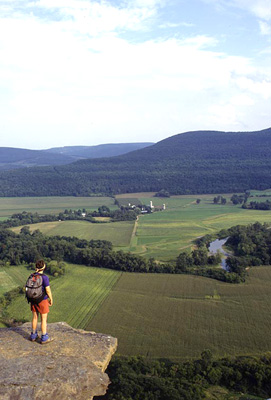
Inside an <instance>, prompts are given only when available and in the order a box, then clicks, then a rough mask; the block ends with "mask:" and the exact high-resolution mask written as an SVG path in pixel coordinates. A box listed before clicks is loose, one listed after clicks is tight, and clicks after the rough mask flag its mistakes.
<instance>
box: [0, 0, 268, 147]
mask: <svg viewBox="0 0 271 400" xmlns="http://www.w3.org/2000/svg"><path fill="white" fill-rule="evenodd" d="M23 3H24V6H19V5H20V4H21V3H20V2H17V1H12V0H11V1H9V2H7V1H6V2H5V7H6V10H9V11H5V14H4V15H3V14H2V17H1V19H0V50H1V64H0V105H1V107H0V121H1V122H0V126H1V131H2V132H5V137H6V138H11V137H12V135H13V136H14V132H20V133H21V139H19V138H18V136H17V137H16V141H17V142H16V147H19V143H20V140H22V142H24V143H25V144H24V146H25V147H27V146H26V141H27V140H28V141H29V142H28V146H29V147H31V148H33V147H35V146H34V143H39V145H38V146H39V147H43V148H46V147H52V146H53V145H69V144H70V145H72V144H86V145H87V144H99V143H105V142H109V141H110V142H112V141H113V142H117V141H119V142H121V141H144V140H148V141H149V140H153V141H157V140H159V139H162V138H164V137H165V136H167V135H168V136H169V135H170V134H173V133H175V132H176V133H177V132H181V131H184V130H191V128H192V129H205V128H206V129H209V128H212V129H214V128H215V129H223V130H228V129H233V128H238V129H242V127H243V124H244V122H243V121H245V123H247V124H250V127H251V129H253V128H255V129H258V128H261V127H263V128H264V127H266V126H268V124H269V122H268V123H267V121H270V113H269V112H268V110H269V108H270V101H269V100H270V93H271V88H270V82H271V71H270V69H268V68H265V69H264V68H262V67H261V66H259V65H258V64H257V62H253V61H252V60H251V59H248V58H246V57H241V56H240V57H238V56H231V55H229V54H226V53H224V52H222V51H218V50H217V44H218V41H217V39H216V38H215V37H213V36H211V35H195V36H190V37H186V38H185V37H184V38H182V39H178V38H174V37H169V36H168V35H166V36H165V37H163V36H161V37H153V38H152V39H150V37H149V36H148V37H145V36H144V32H145V31H147V30H148V29H151V26H152V24H153V23H154V19H155V18H156V16H157V15H158V13H159V10H160V8H161V7H162V6H163V3H162V2H160V1H153V0H152V1H151V0H150V1H143V0H142V1H139V0H138V1H136V2H135V1H133V2H132V1H123V2H122V3H120V5H118V6H116V5H113V3H112V2H111V3H109V2H107V1H101V2H100V1H92V2H89V1H85V0H65V1H64V0H63V1H62V0H54V1H52V0H39V1H35V2H23ZM20 7H21V8H20ZM158 20H159V18H157V20H156V21H158ZM124 31H129V35H128V36H127V37H126V36H125V35H123V32H124ZM135 31H138V32H139V31H140V33H141V34H143V35H142V36H141V35H139V36H140V40H134V35H133V32H135ZM252 108H253V110H254V109H255V110H257V118H254V119H253V113H252V112H251V110H252ZM258 121H260V123H261V124H262V126H260V127H259V126H258V125H257V124H258V123H259V122H258ZM109 134H111V135H112V136H109ZM128 134H129V137H128ZM14 137H15V136H14ZM56 140H58V142H56ZM2 145H3V144H2Z"/></svg>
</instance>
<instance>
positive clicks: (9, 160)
mask: <svg viewBox="0 0 271 400" xmlns="http://www.w3.org/2000/svg"><path fill="white" fill-rule="evenodd" d="M151 144H153V143H149V142H148V143H112V144H101V145H98V146H66V147H54V148H51V149H48V150H28V149H20V148H14V147H0V170H10V169H18V168H25V167H34V166H49V165H64V164H70V163H72V162H74V161H77V160H81V159H84V158H100V157H113V156H118V155H120V154H125V153H128V152H130V151H134V150H137V149H142V148H144V147H146V146H150V145H151Z"/></svg>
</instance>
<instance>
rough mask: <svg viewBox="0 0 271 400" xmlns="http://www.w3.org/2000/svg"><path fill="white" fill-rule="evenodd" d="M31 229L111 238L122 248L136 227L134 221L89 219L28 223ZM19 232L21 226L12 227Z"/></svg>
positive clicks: (86, 236)
mask: <svg viewBox="0 0 271 400" xmlns="http://www.w3.org/2000/svg"><path fill="white" fill-rule="evenodd" d="M28 226H29V228H30V231H34V230H36V229H39V230H40V231H41V232H42V233H44V234H46V235H50V236H56V235H60V236H75V237H78V238H79V239H87V240H91V239H95V240H99V239H101V240H109V241H110V242H112V244H113V246H116V247H118V248H121V247H122V246H129V244H130V238H131V235H132V232H133V229H134V221H120V222H114V223H102V224H92V223H90V222H87V221H53V222H42V223H39V224H32V225H28ZM12 230H13V231H14V232H16V233H19V232H20V230H21V227H16V228H13V229H12Z"/></svg>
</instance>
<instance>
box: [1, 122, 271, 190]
mask: <svg viewBox="0 0 271 400" xmlns="http://www.w3.org/2000/svg"><path fill="white" fill-rule="evenodd" d="M270 147H271V128H269V129H265V130H262V131H257V132H218V131H197V132H187V133H183V134H179V135H175V136H172V137H170V138H168V139H165V140H162V141H160V142H158V143H156V144H155V145H153V146H149V147H146V148H144V149H140V150H136V151H133V152H131V153H128V154H125V155H122V156H117V157H111V158H100V159H95V160H94V159H87V160H80V161H77V162H75V163H72V164H68V165H62V166H54V167H39V168H28V169H22V170H17V171H7V172H2V173H1V174H0V196H52V195H54V196H67V195H74V196H89V195H93V194H101V193H102V194H107V195H109V194H110V195H112V194H116V193H125V192H128V193H129V192H131V193H132V192H142V191H144V192H147V191H152V192H153V191H160V190H162V189H164V190H166V191H168V192H169V193H170V194H200V193H201V194H202V193H226V192H228V193H229V192H241V191H245V190H249V189H259V190H263V189H267V188H269V187H270V174H271V153H270V151H269V149H270Z"/></svg>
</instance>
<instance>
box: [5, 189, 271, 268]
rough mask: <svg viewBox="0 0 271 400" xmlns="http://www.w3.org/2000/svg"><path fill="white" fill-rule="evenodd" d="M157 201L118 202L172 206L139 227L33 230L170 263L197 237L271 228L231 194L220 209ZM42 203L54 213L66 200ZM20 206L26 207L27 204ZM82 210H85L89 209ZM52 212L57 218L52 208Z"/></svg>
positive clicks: (65, 225)
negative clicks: (234, 228) (244, 227)
mask: <svg viewBox="0 0 271 400" xmlns="http://www.w3.org/2000/svg"><path fill="white" fill-rule="evenodd" d="M261 193H262V194H264V195H267V194H269V192H267V191H265V192H255V193H253V194H254V195H255V197H252V198H251V199H252V200H254V199H257V201H258V199H262V201H265V200H266V199H267V197H256V195H257V196H259V195H261ZM143 196H145V197H143ZM151 196H153V193H149V194H146V193H132V194H126V195H118V196H116V197H117V199H118V201H120V202H121V204H122V205H128V203H131V204H134V203H137V204H140V203H141V204H146V205H147V204H150V201H152V202H153V205H154V206H158V207H161V206H162V205H163V204H165V205H166V210H163V211H157V212H154V213H152V214H147V215H140V216H139V218H138V221H136V222H135V223H134V222H133V221H123V222H114V223H106V224H91V223H88V222H84V221H62V222H53V223H52V222H45V223H42V224H34V225H31V226H30V229H31V230H35V229H40V230H41V231H42V232H43V233H45V234H48V235H64V236H77V237H79V238H81V239H87V240H90V239H104V240H109V241H111V242H112V243H113V245H114V248H115V249H116V250H120V249H122V250H124V251H130V252H132V253H134V254H138V255H142V256H144V257H154V258H155V259H157V260H161V261H169V260H171V259H176V257H177V256H178V254H179V253H180V252H181V251H182V250H183V249H186V248H187V249H189V248H191V247H192V246H193V241H194V240H195V239H196V238H197V237H200V236H203V235H206V234H207V233H215V232H218V231H219V230H221V229H223V228H230V227H231V226H234V225H238V224H241V225H247V224H249V223H254V222H256V221H259V222H261V223H263V222H267V223H270V224H271V211H261V210H244V209H242V207H241V206H240V205H238V206H234V205H232V203H231V202H230V197H231V196H232V195H231V194H224V195H223V197H225V198H226V199H227V204H226V205H221V204H214V203H213V198H214V196H215V195H193V196H192V195H191V196H173V197H170V198H158V197H151ZM197 198H200V199H201V202H200V204H196V199H197ZM28 199H29V198H28ZM41 199H43V201H45V200H46V199H47V200H48V201H49V203H48V207H49V206H51V207H52V205H53V204H54V201H55V200H54V199H60V198H50V197H48V198H41ZM61 199H62V198H61ZM63 199H68V202H69V201H72V200H73V199H74V201H76V200H77V199H79V200H80V201H79V203H80V202H81V201H82V202H84V201H85V202H92V205H93V207H94V206H95V207H96V209H97V208H98V207H99V206H100V205H102V204H105V205H108V206H110V207H111V205H110V204H108V203H106V201H107V202H111V203H113V199H112V198H101V197H97V198H92V197H91V198H73V197H72V198H63ZM17 200H18V202H19V203H20V201H23V200H24V199H17ZM50 202H51V203H50ZM19 203H18V204H19ZM79 203H78V206H79ZM64 204H66V203H65V201H64V200H63V204H62V205H63V207H62V208H61V210H62V211H63V210H64V209H65V208H69V206H68V205H67V204H66V205H65V206H64ZM0 206H1V202H0ZM14 206H15V205H14ZM20 206H22V204H20ZM44 206H45V205H44ZM58 206H59V204H58ZM80 207H81V208H83V203H82V204H81V205H80ZM114 207H115V206H114ZM75 208H76V207H75ZM77 208H78V207H77ZM111 208H112V207H111ZM48 209H49V208H48ZM0 210H1V207H0ZM50 210H51V212H53V209H52V208H51V209H50ZM13 212H14V210H13ZM20 229H21V228H20V227H17V228H15V229H14V231H16V232H19V231H20Z"/></svg>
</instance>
